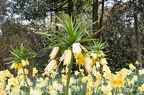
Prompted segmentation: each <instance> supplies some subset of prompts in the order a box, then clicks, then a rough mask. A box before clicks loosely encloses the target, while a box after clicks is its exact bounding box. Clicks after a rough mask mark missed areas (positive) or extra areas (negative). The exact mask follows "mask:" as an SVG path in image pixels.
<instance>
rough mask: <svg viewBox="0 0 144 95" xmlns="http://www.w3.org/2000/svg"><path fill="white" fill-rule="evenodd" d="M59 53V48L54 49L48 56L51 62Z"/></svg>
mask: <svg viewBox="0 0 144 95" xmlns="http://www.w3.org/2000/svg"><path fill="white" fill-rule="evenodd" d="M58 52H59V47H54V48H53V50H52V52H51V54H50V55H49V56H50V60H53V59H55V57H56V55H57V53H58Z"/></svg>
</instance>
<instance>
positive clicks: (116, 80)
mask: <svg viewBox="0 0 144 95" xmlns="http://www.w3.org/2000/svg"><path fill="white" fill-rule="evenodd" d="M124 83H125V81H124V78H123V75H122V74H121V72H118V73H117V74H116V75H115V74H112V75H111V85H112V87H113V88H117V89H118V90H120V88H121V87H123V86H124Z"/></svg>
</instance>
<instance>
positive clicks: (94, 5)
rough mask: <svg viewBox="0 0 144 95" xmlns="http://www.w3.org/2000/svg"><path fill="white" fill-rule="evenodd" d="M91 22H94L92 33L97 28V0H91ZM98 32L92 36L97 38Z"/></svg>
mask: <svg viewBox="0 0 144 95" xmlns="http://www.w3.org/2000/svg"><path fill="white" fill-rule="evenodd" d="M93 22H96V23H95V24H93V33H95V32H96V31H97V30H98V0H93ZM99 36H100V35H99V33H97V34H96V35H94V38H99Z"/></svg>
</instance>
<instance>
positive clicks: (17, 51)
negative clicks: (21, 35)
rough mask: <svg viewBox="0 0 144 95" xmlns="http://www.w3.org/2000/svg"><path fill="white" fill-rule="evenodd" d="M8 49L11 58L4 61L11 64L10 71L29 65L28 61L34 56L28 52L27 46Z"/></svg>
mask: <svg viewBox="0 0 144 95" xmlns="http://www.w3.org/2000/svg"><path fill="white" fill-rule="evenodd" d="M10 48H11V51H10V52H11V54H12V56H10V57H8V58H6V59H5V61H10V62H9V63H13V64H12V66H11V69H12V68H14V69H20V68H22V66H26V65H29V61H28V59H29V58H31V57H34V56H35V55H36V54H35V53H34V52H30V51H28V49H27V46H25V45H24V44H20V46H19V47H10Z"/></svg>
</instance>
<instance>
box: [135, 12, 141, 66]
mask: <svg viewBox="0 0 144 95" xmlns="http://www.w3.org/2000/svg"><path fill="white" fill-rule="evenodd" d="M134 25H135V35H136V54H137V60H138V61H139V62H140V65H141V62H142V58H141V43H140V34H139V30H138V17H137V14H136V13H135V14H134ZM141 67H142V65H141Z"/></svg>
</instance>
